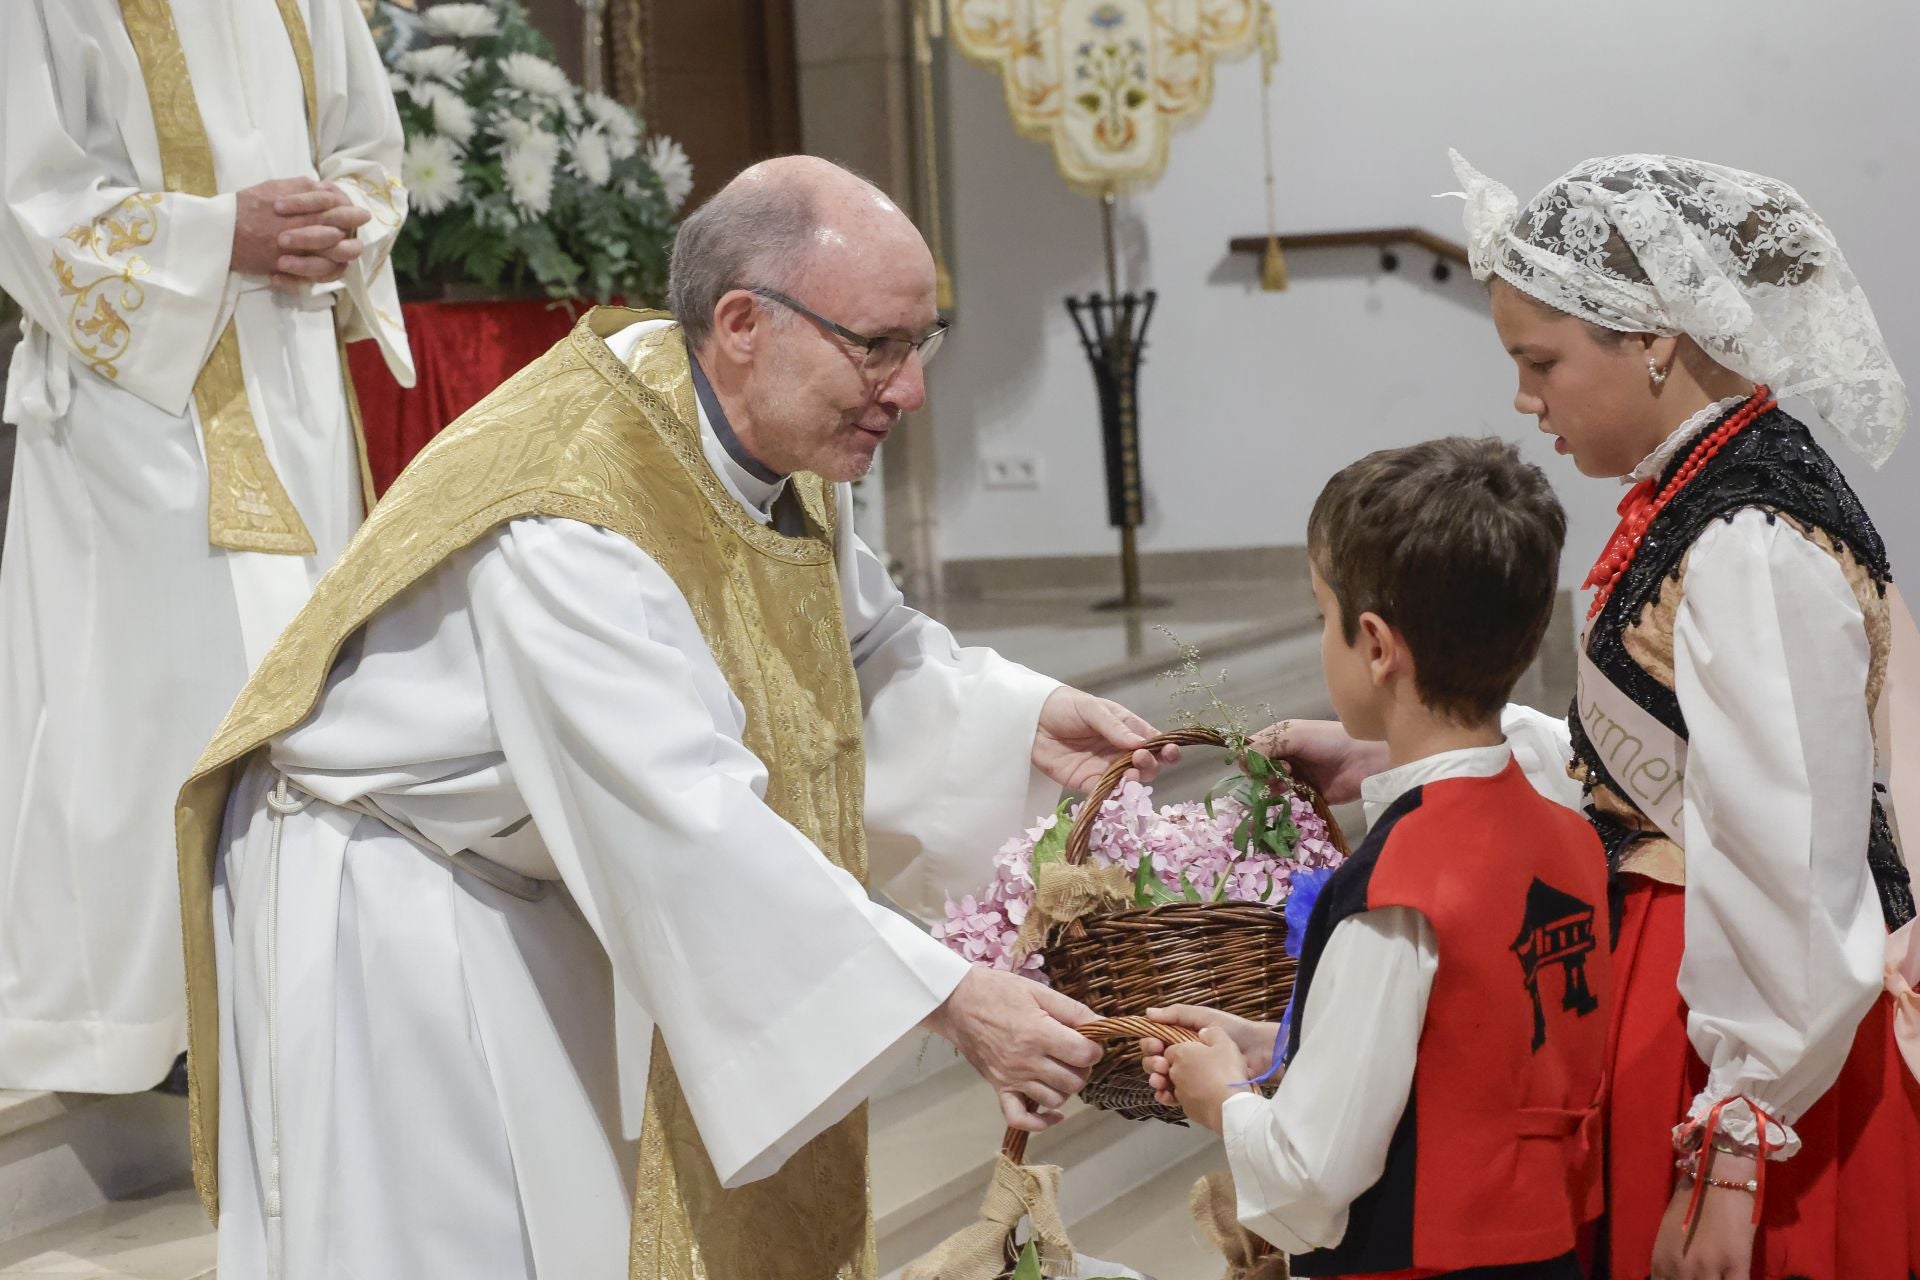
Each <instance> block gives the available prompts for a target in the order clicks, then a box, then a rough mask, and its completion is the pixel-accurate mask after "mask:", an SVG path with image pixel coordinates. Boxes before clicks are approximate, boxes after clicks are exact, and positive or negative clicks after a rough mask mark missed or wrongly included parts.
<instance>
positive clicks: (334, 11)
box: [311, 0, 413, 387]
mask: <svg viewBox="0 0 1920 1280" xmlns="http://www.w3.org/2000/svg"><path fill="white" fill-rule="evenodd" d="M311 8H312V11H313V19H312V38H313V49H314V61H315V79H316V80H317V82H318V84H317V94H316V96H317V97H318V99H319V105H320V119H319V121H318V122H317V124H316V128H315V137H316V140H317V142H318V144H319V145H318V151H319V157H318V164H317V169H318V173H319V178H320V180H321V181H322V182H332V183H335V184H336V185H338V186H339V188H340V189H341V190H342V191H344V192H346V194H347V196H348V197H349V198H350V199H351V200H352V201H353V202H354V203H355V204H356V205H358V206H359V207H360V208H362V209H364V210H366V212H367V214H368V215H369V217H370V219H371V220H370V221H369V222H368V223H367V224H366V225H365V226H363V227H361V228H360V230H359V231H358V232H356V233H355V234H356V236H357V237H358V239H359V241H360V243H361V245H362V250H361V254H360V256H359V257H358V258H357V259H355V260H354V262H353V265H352V266H350V267H348V268H347V273H346V275H345V276H343V277H342V278H341V281H340V284H339V285H338V286H335V287H337V288H340V289H341V291H342V293H343V295H344V296H343V297H342V298H341V300H340V302H339V303H338V306H339V309H340V336H341V338H342V339H343V340H345V341H347V342H354V341H357V340H359V339H361V338H375V339H377V340H378V341H379V343H380V350H381V353H382V354H383V355H384V356H385V357H386V361H387V368H388V369H389V370H390V371H391V372H392V374H393V376H394V379H395V381H397V382H399V383H400V385H401V386H403V387H410V386H412V385H413V354H412V352H411V350H409V348H408V346H407V331H406V325H405V323H404V322H403V321H402V319H401V316H400V293H399V288H398V286H397V285H396V284H395V282H394V278H393V267H392V265H391V263H390V262H389V260H388V259H389V257H390V255H391V254H392V253H393V245H394V241H395V239H396V238H397V237H398V236H399V234H400V227H401V225H402V224H403V223H404V222H405V221H406V217H407V192H406V188H405V187H403V186H401V185H400V162H401V155H402V152H403V150H404V147H405V144H406V139H405V138H404V137H403V136H402V134H401V130H400V113H399V112H398V110H396V109H395V107H394V102H393V88H392V86H391V85H390V84H389V83H388V81H387V69H386V66H385V64H384V63H382V62H381V61H380V51H379V50H378V49H377V48H376V47H375V46H374V43H373V34H372V32H370V31H369V30H368V29H367V23H366V19H365V18H364V17H362V16H361V13H360V6H359V3H358V0H312V3H311Z"/></svg>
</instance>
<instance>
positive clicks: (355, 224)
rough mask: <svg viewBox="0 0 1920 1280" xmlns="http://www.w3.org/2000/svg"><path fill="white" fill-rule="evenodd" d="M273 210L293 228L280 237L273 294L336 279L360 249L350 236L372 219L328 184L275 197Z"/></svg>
mask: <svg viewBox="0 0 1920 1280" xmlns="http://www.w3.org/2000/svg"><path fill="white" fill-rule="evenodd" d="M273 207H274V212H276V213H278V214H281V215H282V216H284V217H288V218H292V219H295V220H297V222H298V224H299V225H296V226H292V227H289V228H288V229H286V230H284V231H282V232H281V233H280V239H279V248H280V256H279V257H278V258H277V259H275V261H274V272H273V286H274V288H276V289H286V290H294V289H298V288H300V287H301V286H302V285H312V284H329V283H331V282H333V281H335V280H338V279H339V278H340V277H341V276H343V275H345V274H346V273H347V268H348V267H350V266H352V265H353V263H354V261H355V260H356V259H357V258H359V256H360V254H361V251H362V250H363V248H364V247H365V246H363V245H362V244H361V243H360V242H359V241H358V240H356V239H355V238H354V236H355V233H357V232H358V231H359V230H360V228H361V227H363V226H365V225H366V224H367V222H368V221H369V220H371V218H372V215H371V214H369V213H368V212H367V211H366V210H365V209H362V208H361V207H360V206H359V205H356V204H355V203H354V202H353V201H352V199H351V198H349V197H348V195H347V193H346V192H344V191H342V190H341V189H340V188H339V187H337V186H335V185H334V184H333V183H331V182H323V183H317V184H315V185H314V187H313V188H312V189H311V190H308V191H295V192H289V193H286V194H284V195H281V196H280V197H279V198H278V199H276V200H275V201H274V205H273Z"/></svg>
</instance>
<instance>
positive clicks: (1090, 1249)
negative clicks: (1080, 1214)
mask: <svg viewBox="0 0 1920 1280" xmlns="http://www.w3.org/2000/svg"><path fill="white" fill-rule="evenodd" d="M1205 1136H1206V1137H1208V1138H1212V1136H1213V1135H1211V1134H1207V1135H1205ZM1226 1164H1227V1159H1226V1154H1225V1152H1224V1151H1222V1150H1221V1147H1220V1144H1219V1141H1218V1140H1217V1139H1215V1140H1214V1141H1212V1142H1209V1143H1207V1144H1206V1145H1204V1146H1202V1147H1201V1148H1200V1149H1198V1150H1196V1151H1194V1152H1192V1153H1191V1154H1189V1155H1188V1156H1187V1157H1186V1158H1185V1159H1183V1160H1181V1161H1180V1162H1178V1163H1177V1164H1173V1165H1170V1166H1168V1167H1167V1168H1165V1169H1163V1170H1161V1171H1160V1172H1159V1173H1158V1174H1156V1175H1155V1176H1154V1177H1152V1178H1151V1179H1149V1180H1147V1181H1145V1182H1142V1183H1141V1184H1140V1185H1139V1186H1137V1187H1135V1188H1134V1189H1133V1190H1131V1191H1129V1192H1128V1193H1127V1194H1125V1195H1123V1196H1120V1197H1118V1198H1116V1199H1114V1200H1113V1201H1112V1202H1110V1203H1109V1204H1107V1205H1105V1206H1103V1207H1101V1208H1100V1209H1099V1210H1098V1211H1096V1212H1094V1213H1092V1214H1089V1215H1088V1216H1086V1217H1085V1218H1082V1219H1080V1220H1078V1221H1077V1222H1073V1223H1070V1224H1069V1226H1068V1231H1069V1234H1071V1236H1072V1237H1073V1245H1074V1248H1076V1249H1078V1250H1079V1251H1080V1252H1082V1253H1084V1254H1088V1255H1090V1256H1092V1257H1096V1258H1103V1259H1105V1260H1106V1261H1108V1262H1118V1263H1122V1264H1124V1265H1126V1266H1129V1267H1132V1268H1133V1269H1135V1270H1136V1271H1140V1272H1143V1273H1145V1274H1146V1275H1150V1276H1152V1277H1153V1278H1154V1280H1219V1277H1220V1274H1221V1272H1223V1271H1224V1270H1226V1260H1225V1259H1224V1258H1223V1257H1222V1256H1221V1254H1220V1251H1219V1250H1218V1249H1216V1248H1215V1247H1214V1246H1213V1245H1212V1243H1210V1242H1209V1241H1208V1240H1207V1239H1206V1237H1204V1236H1203V1235H1202V1234H1201V1233H1200V1228H1199V1226H1198V1225H1196V1224H1195V1222H1194V1220H1193V1215H1192V1213H1191V1212H1190V1211H1189V1210H1188V1208H1187V1198H1188V1196H1189V1195H1191V1194H1192V1191H1193V1184H1194V1183H1196V1182H1198V1181H1199V1180H1200V1179H1201V1178H1203V1177H1205V1176H1206V1175H1207V1174H1209V1173H1212V1172H1214V1171H1215V1170H1217V1169H1224V1168H1226Z"/></svg>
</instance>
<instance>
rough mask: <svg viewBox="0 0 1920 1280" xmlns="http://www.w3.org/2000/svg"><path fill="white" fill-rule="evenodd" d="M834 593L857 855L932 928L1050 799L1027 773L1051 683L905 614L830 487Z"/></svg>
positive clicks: (1048, 790) (1047, 784) (1050, 786)
mask: <svg viewBox="0 0 1920 1280" xmlns="http://www.w3.org/2000/svg"><path fill="white" fill-rule="evenodd" d="M839 498H840V500H839V508H840V509H839V523H838V527H839V529H840V540H841V542H840V547H839V548H838V556H839V562H840V565H841V582H840V592H841V599H842V603H843V609H844V611H845V615H846V623H847V635H848V637H849V638H850V640H851V642H852V645H853V662H854V668H855V670H856V671H857V672H858V673H859V677H860V697H861V702H862V704H863V705H864V707H865V708H866V741H867V802H866V813H867V847H868V856H869V859H870V863H871V867H872V873H873V875H872V878H873V883H874V885H875V887H876V888H879V889H880V890H881V891H882V892H884V893H885V894H886V895H887V897H889V898H890V899H892V900H893V901H894V902H896V903H898V904H899V905H900V906H901V907H902V908H903V909H905V910H907V911H910V912H913V913H914V914H915V915H917V916H919V917H920V918H921V919H922V920H925V921H928V922H932V921H935V920H938V919H939V918H940V917H941V907H942V904H943V903H944V902H945V901H946V899H947V898H949V897H958V896H959V895H960V894H963V893H970V892H972V891H974V890H976V889H978V888H979V887H980V885H982V884H983V883H985V882H986V881H987V880H988V879H989V878H990V877H991V874H992V858H993V854H994V852H995V851H996V850H998V849H999V848H1000V846H1001V845H1003V844H1005V843H1006V841H1007V839H1008V838H1009V837H1010V836H1013V835H1015V834H1017V833H1018V832H1020V831H1022V830H1025V829H1026V828H1027V827H1029V826H1031V825H1033V820H1034V819H1035V818H1036V817H1037V816H1039V815H1041V814H1044V813H1048V812H1051V811H1052V809H1053V807H1054V806H1055V805H1056V804H1058V803H1059V799H1060V787H1059V785H1058V784H1057V783H1055V782H1053V781H1052V780H1051V779H1049V778H1048V777H1046V775H1044V774H1042V773H1040V772H1039V771H1038V770H1036V769H1035V768H1034V767H1033V735H1034V729H1035V726H1036V725H1037V723H1038V722H1039V719H1040V707H1041V704H1043V703H1044V702H1045V701H1046V700H1047V698H1048V696H1049V695H1050V694H1052V692H1053V691H1054V690H1055V689H1057V688H1058V687H1059V681H1057V680H1053V679H1050V678H1049V677H1046V676H1043V675H1039V674H1038V673H1036V672H1033V671H1030V670H1028V669H1027V668H1026V667H1023V666H1021V665H1020V664H1018V663H1016V662H1010V661H1008V660H1007V659H1005V658H1003V657H1001V656H1000V655H999V654H997V653H995V652H994V651H993V650H991V649H987V648H978V647H969V648H963V647H962V646H961V645H960V643H959V642H958V641H956V640H955V639H954V637H953V633H952V632H951V631H949V630H947V628H946V627H944V626H942V625H941V624H940V623H938V622H936V621H935V620H934V619H932V618H929V617H927V616H926V615H925V614H923V613H921V612H919V611H918V610H916V609H911V608H909V607H907V604H906V602H905V601H904V600H903V599H902V598H901V595H900V592H899V589H898V588H896V587H895V586H894V585H893V580H892V579H891V578H890V577H889V576H888V574H887V570H886V566H885V565H883V564H881V563H880V559H879V557H877V556H875V555H874V554H873V552H872V551H870V550H868V549H867V546H866V544H865V543H863V542H861V541H860V539H859V538H858V537H857V536H856V535H855V534H854V533H853V507H852V498H851V490H850V487H849V486H846V485H842V486H840V490H839Z"/></svg>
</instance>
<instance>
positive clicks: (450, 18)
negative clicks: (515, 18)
mask: <svg viewBox="0 0 1920 1280" xmlns="http://www.w3.org/2000/svg"><path fill="white" fill-rule="evenodd" d="M420 29H421V30H423V31H425V32H426V33H427V34H428V35H430V36H449V37H452V38H453V39H455V40H473V39H477V38H479V37H481V36H492V35H498V34H500V17H499V15H498V14H496V13H494V11H493V10H492V9H489V8H488V7H487V6H486V5H484V4H437V5H435V6H433V8H431V9H429V10H427V11H426V12H425V13H423V14H421V15H420Z"/></svg>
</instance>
